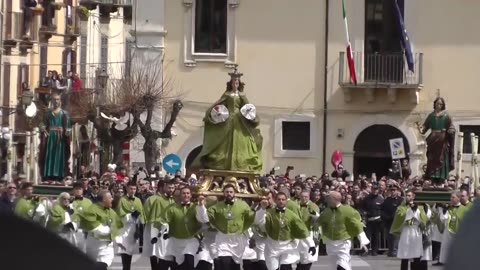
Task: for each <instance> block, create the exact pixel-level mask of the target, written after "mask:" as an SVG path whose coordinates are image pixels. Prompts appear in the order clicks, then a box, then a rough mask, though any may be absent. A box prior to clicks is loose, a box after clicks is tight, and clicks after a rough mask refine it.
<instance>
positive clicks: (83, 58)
mask: <svg viewBox="0 0 480 270" xmlns="http://www.w3.org/2000/svg"><path fill="white" fill-rule="evenodd" d="M86 78H87V34H86V33H85V32H83V31H82V34H81V35H80V79H81V80H82V81H84V82H85V81H86Z"/></svg>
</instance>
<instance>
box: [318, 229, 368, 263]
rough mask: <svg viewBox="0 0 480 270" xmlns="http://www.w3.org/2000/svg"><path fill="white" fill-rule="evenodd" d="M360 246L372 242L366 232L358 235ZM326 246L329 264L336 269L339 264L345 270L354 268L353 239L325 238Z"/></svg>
mask: <svg viewBox="0 0 480 270" xmlns="http://www.w3.org/2000/svg"><path fill="white" fill-rule="evenodd" d="M357 239H358V241H359V242H360V246H366V245H368V244H370V240H368V238H367V235H366V234H365V232H361V233H360V234H359V235H357ZM325 247H326V249H327V256H328V261H329V265H330V266H331V267H332V269H335V268H336V267H337V265H339V266H341V267H343V268H344V269H345V270H352V265H351V259H352V257H351V256H350V250H351V249H352V240H350V239H347V240H330V239H328V238H326V239H325Z"/></svg>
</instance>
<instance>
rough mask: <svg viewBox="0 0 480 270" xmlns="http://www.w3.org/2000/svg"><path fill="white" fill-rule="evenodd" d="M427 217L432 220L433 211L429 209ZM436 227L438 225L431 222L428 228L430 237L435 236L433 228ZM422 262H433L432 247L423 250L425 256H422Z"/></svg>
mask: <svg viewBox="0 0 480 270" xmlns="http://www.w3.org/2000/svg"><path fill="white" fill-rule="evenodd" d="M426 215H427V220H430V219H431V218H432V211H431V210H430V209H427V212H426ZM436 227H437V225H435V224H433V223H432V222H430V224H429V225H428V227H427V233H428V235H430V236H431V235H432V234H433V228H436ZM422 244H423V242H422ZM421 260H422V261H431V260H432V245H429V246H428V247H426V248H424V249H423V255H422V258H421Z"/></svg>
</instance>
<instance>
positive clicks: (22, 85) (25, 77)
mask: <svg viewBox="0 0 480 270" xmlns="http://www.w3.org/2000/svg"><path fill="white" fill-rule="evenodd" d="M28 69H29V65H27V64H25V63H21V64H20V65H18V72H17V97H21V96H22V95H23V92H24V91H26V90H27V89H29V88H30V85H29V79H30V78H29V74H28V71H29V70H28Z"/></svg>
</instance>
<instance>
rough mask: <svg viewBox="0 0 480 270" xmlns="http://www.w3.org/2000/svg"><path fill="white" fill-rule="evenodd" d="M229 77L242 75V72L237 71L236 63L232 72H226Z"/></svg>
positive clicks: (234, 77)
mask: <svg viewBox="0 0 480 270" xmlns="http://www.w3.org/2000/svg"><path fill="white" fill-rule="evenodd" d="M228 75H230V78H231V79H237V78H240V77H242V76H243V73H240V72H238V65H235V68H234V69H233V72H230V73H228Z"/></svg>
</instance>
